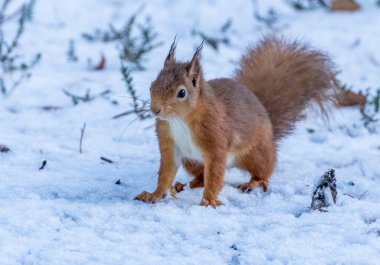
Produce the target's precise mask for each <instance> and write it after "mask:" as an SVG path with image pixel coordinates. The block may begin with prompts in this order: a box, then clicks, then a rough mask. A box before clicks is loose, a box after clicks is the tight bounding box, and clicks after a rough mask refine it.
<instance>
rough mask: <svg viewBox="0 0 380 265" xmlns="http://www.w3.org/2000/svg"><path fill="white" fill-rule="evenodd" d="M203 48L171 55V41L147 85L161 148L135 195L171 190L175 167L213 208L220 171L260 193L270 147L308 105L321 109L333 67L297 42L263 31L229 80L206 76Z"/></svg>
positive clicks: (271, 157) (156, 196) (154, 196)
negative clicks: (154, 177)
mask: <svg viewBox="0 0 380 265" xmlns="http://www.w3.org/2000/svg"><path fill="white" fill-rule="evenodd" d="M201 49H202V45H201V46H200V47H199V48H198V49H197V50H196V52H195V54H194V55H193V57H192V59H191V61H190V62H181V61H177V60H176V59H175V55H174V54H175V50H176V40H174V42H173V43H172V45H171V48H170V51H169V54H168V55H167V57H166V59H165V62H164V66H163V69H162V70H161V71H160V73H159V74H158V76H157V78H156V80H155V81H153V82H152V84H151V87H150V94H151V104H150V110H151V112H152V113H153V114H154V115H155V116H156V133H157V138H158V143H159V149H160V153H161V161H160V168H159V171H158V184H157V188H156V190H155V191H154V192H153V193H149V192H146V191H144V192H142V193H141V194H139V195H138V196H136V198H135V199H136V200H140V201H143V202H150V203H155V202H157V201H159V200H160V199H162V198H164V197H165V195H166V193H167V191H168V190H169V189H170V188H171V187H172V185H173V180H174V177H175V175H176V173H177V170H178V168H179V166H181V165H182V166H183V167H184V168H185V170H186V171H187V172H188V173H189V174H190V175H191V176H192V177H193V180H192V181H191V182H190V185H189V186H190V188H199V187H204V190H203V198H202V199H201V205H204V206H208V205H210V206H212V207H214V208H215V207H217V206H219V205H221V204H222V203H221V202H220V201H219V200H218V194H219V192H220V191H221V189H222V187H223V178H224V174H225V170H226V168H228V167H237V168H239V169H241V170H244V171H247V172H248V173H249V174H250V180H249V181H248V182H246V183H242V184H240V185H237V187H238V188H239V189H240V190H242V191H243V192H249V191H251V190H253V189H254V188H256V187H262V188H263V190H264V191H266V190H267V187H268V181H269V178H270V176H271V174H272V172H273V168H274V166H275V163H276V152H277V151H276V144H277V142H278V141H279V140H280V139H281V138H283V137H284V136H285V135H287V134H289V133H291V131H292V130H293V128H294V125H295V122H296V121H298V120H300V119H301V118H302V117H303V114H302V112H303V110H304V109H305V108H306V107H307V106H308V105H309V103H311V102H315V103H317V105H318V106H319V107H320V108H321V110H322V111H324V110H325V102H326V101H327V100H328V99H329V95H331V93H330V92H331V90H332V88H333V79H334V70H333V69H334V65H333V63H332V62H331V60H330V59H329V57H328V56H327V55H326V54H325V53H323V52H321V51H318V50H315V49H313V48H311V47H310V46H309V45H307V44H305V43H302V42H299V41H293V42H290V41H287V40H285V39H283V38H282V37H278V36H266V37H264V38H262V40H261V41H259V42H258V43H257V44H256V45H254V46H252V47H250V48H248V50H247V52H246V53H245V54H243V56H242V59H241V60H240V64H239V67H238V68H237V69H236V72H235V74H234V76H233V77H232V78H217V79H213V80H209V81H206V80H204V78H203V74H202V67H201V64H200V53H201Z"/></svg>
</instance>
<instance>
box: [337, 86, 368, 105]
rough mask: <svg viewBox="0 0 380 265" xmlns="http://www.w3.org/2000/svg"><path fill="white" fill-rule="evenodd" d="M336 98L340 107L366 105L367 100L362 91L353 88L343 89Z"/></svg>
mask: <svg viewBox="0 0 380 265" xmlns="http://www.w3.org/2000/svg"><path fill="white" fill-rule="evenodd" d="M336 99H337V105H338V106H339V107H348V106H364V105H365V103H366V102H367V98H366V96H365V95H363V94H362V92H359V93H355V92H353V91H351V90H346V91H341V92H340V93H339V94H338V95H337V97H336Z"/></svg>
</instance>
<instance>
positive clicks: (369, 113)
mask: <svg viewBox="0 0 380 265" xmlns="http://www.w3.org/2000/svg"><path fill="white" fill-rule="evenodd" d="M366 98H367V100H366V104H365V105H364V106H361V107H360V113H361V115H362V121H363V122H364V126H365V127H366V128H367V129H368V131H369V132H370V133H375V132H376V126H375V124H376V123H377V122H378V121H379V119H380V117H379V116H380V115H379V113H380V88H378V89H377V90H376V92H375V95H371V94H370V93H369V89H368V90H367V93H366Z"/></svg>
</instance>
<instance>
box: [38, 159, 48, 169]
mask: <svg viewBox="0 0 380 265" xmlns="http://www.w3.org/2000/svg"><path fill="white" fill-rule="evenodd" d="M46 164H47V161H46V160H44V161H42V165H41V166H40V168H39V170H42V169H44V168H45V166H46Z"/></svg>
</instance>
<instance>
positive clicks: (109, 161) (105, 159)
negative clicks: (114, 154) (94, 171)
mask: <svg viewBox="0 0 380 265" xmlns="http://www.w3.org/2000/svg"><path fill="white" fill-rule="evenodd" d="M100 159H101V160H103V161H104V162H107V163H110V164H113V163H114V162H113V161H112V160H111V159H108V158H106V157H103V156H101V157H100Z"/></svg>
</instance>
